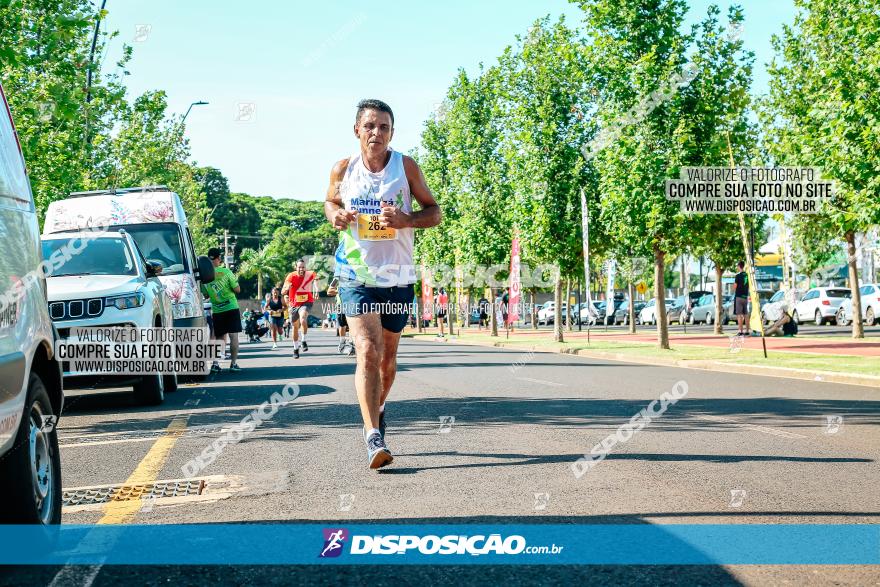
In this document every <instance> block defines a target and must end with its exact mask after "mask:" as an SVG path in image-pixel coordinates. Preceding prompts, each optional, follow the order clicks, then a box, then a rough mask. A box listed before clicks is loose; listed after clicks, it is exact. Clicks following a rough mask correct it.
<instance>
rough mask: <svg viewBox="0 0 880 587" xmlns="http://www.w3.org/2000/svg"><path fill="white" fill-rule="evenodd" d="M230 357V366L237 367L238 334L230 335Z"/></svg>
mask: <svg viewBox="0 0 880 587" xmlns="http://www.w3.org/2000/svg"><path fill="white" fill-rule="evenodd" d="M229 355H230V359H231V361H232V362H231V363H230V365H235V364H236V363H238V333H237V332H230V333H229Z"/></svg>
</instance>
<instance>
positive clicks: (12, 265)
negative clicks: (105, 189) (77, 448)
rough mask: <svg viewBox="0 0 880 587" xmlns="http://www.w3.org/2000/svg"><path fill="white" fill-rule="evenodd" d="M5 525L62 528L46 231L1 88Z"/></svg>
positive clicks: (0, 464)
mask: <svg viewBox="0 0 880 587" xmlns="http://www.w3.org/2000/svg"><path fill="white" fill-rule="evenodd" d="M0 234H2V237H0V522H4V523H6V522H9V523H15V524H58V523H60V522H61V457H60V454H59V452H58V433H57V424H58V416H59V415H60V414H61V410H62V408H63V406H64V393H63V390H62V386H61V365H60V363H59V362H58V361H57V360H56V358H55V349H54V342H55V336H56V335H55V331H54V329H53V328H52V321H51V320H50V319H49V314H48V312H47V310H46V282H45V280H44V279H43V274H42V273H41V272H40V271H38V267H39V266H40V264H41V262H42V261H43V259H42V258H41V257H40V229H39V226H38V224H37V211H36V209H35V208H34V199H33V196H32V194H31V186H30V181H29V180H28V176H27V171H26V170H25V166H24V160H23V158H22V156H21V149H20V148H19V144H18V138H17V136H16V134H15V127H14V126H13V124H12V116H11V115H10V113H9V108H8V107H7V105H6V97H5V96H4V95H3V88H2V87H0Z"/></svg>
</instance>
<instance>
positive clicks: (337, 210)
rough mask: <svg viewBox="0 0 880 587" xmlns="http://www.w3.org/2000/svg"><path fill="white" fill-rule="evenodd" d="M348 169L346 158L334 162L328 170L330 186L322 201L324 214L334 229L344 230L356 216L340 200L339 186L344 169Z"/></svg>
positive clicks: (343, 175)
mask: <svg viewBox="0 0 880 587" xmlns="http://www.w3.org/2000/svg"><path fill="white" fill-rule="evenodd" d="M346 169H348V159H342V160H340V161H337V162H336V165H334V166H333V169H332V170H331V171H330V186H329V187H328V188H327V199H326V200H325V201H324V216H326V217H327V221H328V222H330V224H332V225H333V228H335V229H336V230H345V229H346V228H348V225H349V224H350V223H351V222H353V221H354V219H355V218H357V214H356V213H355V212H351V211H349V210H346V209H345V204H344V202H343V201H342V194H341V193H340V189H339V188H340V186H341V185H342V180H343V179H344V178H345V170H346Z"/></svg>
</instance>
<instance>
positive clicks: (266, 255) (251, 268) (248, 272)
mask: <svg viewBox="0 0 880 587" xmlns="http://www.w3.org/2000/svg"><path fill="white" fill-rule="evenodd" d="M270 246H271V245H266V246H265V247H263V248H262V249H260V250H255V249H244V250H243V251H242V252H241V264H240V265H239V267H238V274H239V276H241V277H253V276H254V275H256V276H257V299H258V300H262V299H263V277H269V278H270V279H273V280H275V279H277V278H278V276H279V274H280V273H281V272H280V271H279V269H278V264H279V262H280V259H279V258H278V255H276V254H275V253H273V252H272V251H270V250H269V247H270Z"/></svg>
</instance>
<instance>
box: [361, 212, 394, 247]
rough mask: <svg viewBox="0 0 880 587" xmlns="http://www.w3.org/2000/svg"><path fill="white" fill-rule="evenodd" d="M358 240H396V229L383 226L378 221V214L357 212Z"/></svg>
mask: <svg viewBox="0 0 880 587" xmlns="http://www.w3.org/2000/svg"><path fill="white" fill-rule="evenodd" d="M358 240H362V241H387V240H397V230H396V229H394V228H387V227H386V228H383V227H382V225H381V224H380V223H379V215H378V214H358Z"/></svg>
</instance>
